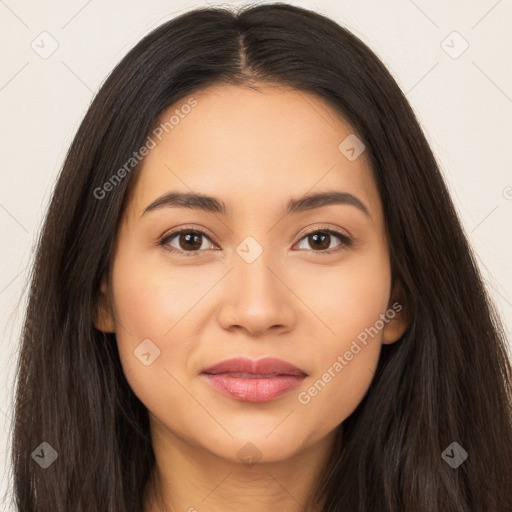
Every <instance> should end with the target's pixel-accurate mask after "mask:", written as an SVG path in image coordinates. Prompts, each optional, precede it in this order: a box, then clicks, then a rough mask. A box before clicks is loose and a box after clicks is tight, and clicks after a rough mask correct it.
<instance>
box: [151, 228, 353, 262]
mask: <svg viewBox="0 0 512 512" xmlns="http://www.w3.org/2000/svg"><path fill="white" fill-rule="evenodd" d="M183 233H188V234H195V235H201V236H204V237H205V238H207V239H208V240H209V241H210V242H212V243H215V242H213V241H212V240H211V238H210V237H209V236H208V235H207V234H206V233H205V232H204V231H202V230H201V229H198V228H184V229H180V230H177V231H173V232H171V233H169V234H167V235H165V236H164V237H163V238H162V239H161V240H160V241H159V242H158V245H160V246H162V247H163V248H164V249H165V250H166V251H169V252H172V253H175V254H183V255H185V256H186V257H191V256H192V257H193V256H199V255H200V254H201V253H202V252H204V251H205V250H206V249H202V250H197V251H182V250H180V249H176V248H175V247H170V246H168V245H167V244H168V243H169V241H170V240H172V239H173V238H175V237H176V235H181V234H183ZM317 233H321V234H328V235H334V236H335V237H337V238H339V239H340V242H341V243H340V244H339V245H338V246H336V247H334V248H333V249H324V250H323V251H314V250H311V252H313V253H314V254H332V253H334V252H338V251H343V250H345V249H348V248H349V247H350V246H351V245H352V240H351V239H350V238H349V237H348V236H346V235H344V234H343V233H340V232H339V231H335V230H333V229H329V228H322V227H319V228H316V229H315V230H313V231H309V232H307V233H304V235H302V237H301V238H300V240H299V242H301V241H302V240H303V239H304V238H306V237H308V236H310V235H314V234H317Z"/></svg>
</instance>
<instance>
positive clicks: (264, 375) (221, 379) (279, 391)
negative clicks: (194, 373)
mask: <svg viewBox="0 0 512 512" xmlns="http://www.w3.org/2000/svg"><path fill="white" fill-rule="evenodd" d="M201 375H202V376H203V377H204V379H205V380H206V382H207V383H208V384H209V385H211V386H212V387H213V389H215V390H216V391H218V392H219V393H221V394H223V395H224V396H228V397H230V398H233V399H235V400H242V401H245V402H268V401H270V400H274V399H276V398H278V397H280V396H282V395H284V394H286V393H288V392H289V391H291V390H292V389H294V388H296V387H297V386H299V385H300V384H301V382H302V381H303V380H304V379H305V378H306V377H307V373H306V372H304V371H302V370H301V369H299V368H297V367H296V366H294V365H292V364H290V363H287V362H286V361H281V360H279V359H273V358H264V359H260V360H258V361H253V360H251V359H247V358H235V359H229V360H227V361H222V362H221V363H218V364H216V365H214V366H211V367H209V368H205V369H204V370H203V371H202V372H201Z"/></svg>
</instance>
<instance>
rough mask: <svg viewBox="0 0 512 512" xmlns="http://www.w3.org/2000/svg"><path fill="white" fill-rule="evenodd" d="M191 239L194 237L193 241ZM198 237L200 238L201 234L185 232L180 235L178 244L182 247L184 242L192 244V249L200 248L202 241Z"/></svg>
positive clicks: (184, 244)
mask: <svg viewBox="0 0 512 512" xmlns="http://www.w3.org/2000/svg"><path fill="white" fill-rule="evenodd" d="M192 239H194V240H195V242H194V241H192ZM200 239H201V235H200V234H198V233H185V234H182V235H180V239H179V242H180V246H182V247H185V246H186V244H192V249H200V248H201V245H202V242H201V240H200ZM198 240H199V243H198Z"/></svg>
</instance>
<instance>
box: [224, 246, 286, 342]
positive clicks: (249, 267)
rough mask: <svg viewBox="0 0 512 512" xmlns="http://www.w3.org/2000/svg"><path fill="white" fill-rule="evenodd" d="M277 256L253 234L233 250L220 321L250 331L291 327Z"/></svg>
mask: <svg viewBox="0 0 512 512" xmlns="http://www.w3.org/2000/svg"><path fill="white" fill-rule="evenodd" d="M278 261H279V258H278V257H276V254H275V252H274V251H272V250H271V249H267V248H265V247H264V246H263V244H261V243H260V242H259V241H258V240H256V238H255V237H253V236H248V237H246V238H245V239H244V240H242V242H241V243H240V244H239V245H238V246H237V247H236V253H234V254H233V267H234V268H233V271H232V272H231V273H230V274H231V276H230V279H229V284H228V286H227V287H226V292H225V294H224V296H223V298H222V303H221V312H220V317H219V319H220V321H221V323H222V324H223V327H224V328H229V327H230V326H233V325H237V326H240V327H244V328H246V329H247V330H248V331H250V332H251V333H256V332H262V331H265V330H266V329H267V328H270V327H273V326H287V327H290V325H291V323H292V322H293V319H294V314H293V307H292V304H291V303H290V299H291V294H290V292H289V291H288V290H287V287H286V286H285V285H284V284H283V282H282V278H280V277H279V273H280V266H279V264H278Z"/></svg>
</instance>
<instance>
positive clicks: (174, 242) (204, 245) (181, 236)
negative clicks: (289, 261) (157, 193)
mask: <svg viewBox="0 0 512 512" xmlns="http://www.w3.org/2000/svg"><path fill="white" fill-rule="evenodd" d="M333 238H334V239H335V238H337V239H338V240H339V243H338V244H337V245H335V246H334V247H332V246H331V242H332V241H333ZM206 241H208V242H209V244H210V245H211V246H213V247H215V244H213V242H212V241H211V239H210V237H209V236H208V235H207V234H206V233H205V232H204V231H202V230H200V229H197V228H194V229H186V228H185V229H181V230H178V231H173V232H172V233H169V234H168V235H167V236H165V237H164V238H163V239H162V240H161V241H160V242H159V245H161V246H163V247H164V249H166V250H167V251H170V252H174V253H179V254H184V255H185V256H198V255H200V254H201V253H202V252H203V251H205V250H207V249H208V242H206ZM303 241H305V242H307V243H308V244H309V245H310V247H312V249H310V250H311V251H312V252H314V253H317V254H331V253H333V252H337V251H340V250H343V249H346V248H348V247H350V246H351V244H352V241H351V239H350V238H349V237H348V236H346V235H344V234H343V233H340V232H338V231H335V230H332V229H318V228H317V229H316V230H315V231H310V232H309V233H307V234H306V235H305V236H303V237H302V238H301V239H300V241H299V245H300V244H301V243H302V242H303ZM299 248H300V249H304V247H299ZM210 249H211V247H210ZM306 249H307V248H306ZM317 249H320V250H317Z"/></svg>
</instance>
